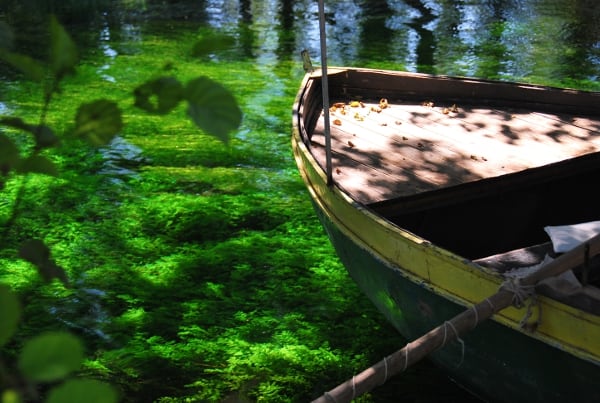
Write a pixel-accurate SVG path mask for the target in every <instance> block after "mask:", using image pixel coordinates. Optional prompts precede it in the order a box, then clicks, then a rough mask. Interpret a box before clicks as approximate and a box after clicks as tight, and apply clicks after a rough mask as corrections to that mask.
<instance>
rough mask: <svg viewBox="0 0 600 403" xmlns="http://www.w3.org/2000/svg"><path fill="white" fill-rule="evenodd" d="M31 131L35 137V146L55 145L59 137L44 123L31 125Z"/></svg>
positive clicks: (46, 146)
mask: <svg viewBox="0 0 600 403" xmlns="http://www.w3.org/2000/svg"><path fill="white" fill-rule="evenodd" d="M32 128H33V131H32V134H33V136H34V137H35V145H36V148H38V149H42V148H48V147H53V146H55V145H57V144H58V143H59V142H60V139H59V138H58V136H57V135H56V134H54V131H53V130H52V129H51V128H50V127H48V126H46V125H37V126H32Z"/></svg>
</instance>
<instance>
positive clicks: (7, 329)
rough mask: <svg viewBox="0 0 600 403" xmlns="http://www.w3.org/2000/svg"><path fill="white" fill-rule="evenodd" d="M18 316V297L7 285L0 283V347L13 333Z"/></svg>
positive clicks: (19, 312)
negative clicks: (0, 324)
mask: <svg viewBox="0 0 600 403" xmlns="http://www.w3.org/2000/svg"><path fill="white" fill-rule="evenodd" d="M20 317H21V305H20V304H19V299H18V298H17V296H16V295H15V293H13V292H12V291H11V290H10V288H9V287H8V286H6V285H4V284H0V323H2V326H0V347H1V346H3V345H4V344H6V342H7V341H8V340H10V338H11V337H12V335H13V334H14V333H15V331H16V330H17V325H18V323H19V319H20Z"/></svg>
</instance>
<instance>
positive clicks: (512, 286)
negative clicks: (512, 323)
mask: <svg viewBox="0 0 600 403" xmlns="http://www.w3.org/2000/svg"><path fill="white" fill-rule="evenodd" d="M500 289H501V290H502V289H503V290H506V291H509V292H511V293H512V294H513V298H512V304H513V306H515V307H516V308H519V309H520V308H523V307H524V304H525V301H527V300H529V303H528V304H527V310H526V311H525V314H524V315H523V318H522V319H521V320H520V321H519V326H520V327H521V328H525V327H526V326H527V323H528V321H529V319H530V318H531V315H532V314H533V307H534V306H537V307H538V318H537V320H536V321H535V322H534V323H533V324H532V325H533V326H537V325H539V323H540V321H541V316H542V308H541V306H540V305H539V304H538V300H537V297H536V294H535V285H523V284H521V281H520V278H519V277H508V278H507V279H506V280H504V282H503V283H502V285H501V286H500Z"/></svg>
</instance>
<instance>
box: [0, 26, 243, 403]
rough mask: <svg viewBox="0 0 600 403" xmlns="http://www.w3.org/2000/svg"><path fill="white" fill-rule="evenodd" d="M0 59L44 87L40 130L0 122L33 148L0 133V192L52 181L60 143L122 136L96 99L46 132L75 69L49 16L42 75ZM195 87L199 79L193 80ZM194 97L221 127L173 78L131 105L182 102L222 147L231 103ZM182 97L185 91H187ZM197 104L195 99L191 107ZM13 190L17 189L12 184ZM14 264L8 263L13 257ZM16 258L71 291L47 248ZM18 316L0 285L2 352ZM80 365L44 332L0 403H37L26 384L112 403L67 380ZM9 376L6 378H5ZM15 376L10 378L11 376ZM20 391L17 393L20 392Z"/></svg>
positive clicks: (53, 394)
mask: <svg viewBox="0 0 600 403" xmlns="http://www.w3.org/2000/svg"><path fill="white" fill-rule="evenodd" d="M11 38H12V34H11V33H10V31H9V30H7V27H6V25H4V24H2V25H1V26H0V39H1V40H0V46H3V45H4V46H6V45H9V44H10V42H11ZM0 59H2V60H4V61H5V62H7V63H9V64H10V65H12V66H13V67H15V68H16V69H18V70H19V71H21V72H22V73H23V74H24V75H25V77H27V78H29V79H31V80H34V81H36V82H40V83H42V84H44V102H43V107H42V111H41V118H40V122H41V123H40V124H37V125H35V124H30V123H27V122H26V121H24V120H23V119H21V118H18V117H8V116H6V117H2V116H0V125H4V126H5V127H7V128H11V129H14V130H16V131H19V132H21V133H25V134H27V135H28V136H30V137H31V142H32V143H33V147H22V145H23V144H27V141H25V142H21V141H19V142H17V141H15V139H16V138H15V136H9V135H6V134H4V133H0V189H5V186H6V184H7V182H10V181H13V179H14V177H15V176H18V175H21V176H25V178H29V176H30V174H44V175H49V176H59V170H58V168H57V167H56V165H55V164H54V162H52V160H51V159H49V158H47V157H46V156H45V155H42V154H41V153H42V152H43V151H44V150H46V149H51V148H54V147H58V146H59V145H60V144H61V140H62V139H72V138H75V139H83V140H86V141H87V142H88V143H90V144H91V145H93V146H97V147H99V146H104V145H106V144H108V143H110V142H111V141H112V140H113V139H114V138H115V136H116V135H117V134H119V133H120V132H121V130H122V129H123V120H122V112H121V108H120V107H119V105H118V104H117V103H116V102H114V101H111V100H107V99H99V100H95V101H91V102H87V103H82V104H81V105H80V106H79V107H78V109H77V113H76V116H75V119H74V128H73V129H72V130H70V131H68V132H67V133H65V134H64V135H62V136H60V135H58V134H57V133H55V132H54V130H52V129H51V128H50V127H49V126H48V125H46V123H45V120H46V116H47V112H48V108H49V105H50V103H51V101H52V98H53V96H54V94H56V93H58V92H60V83H61V81H62V80H63V79H64V78H65V77H66V76H68V75H73V74H74V73H75V70H76V66H77V63H78V61H79V56H78V52H77V47H76V46H75V44H74V42H73V40H72V39H71V37H70V35H69V34H68V33H67V32H66V30H65V29H64V27H63V26H62V25H61V24H60V23H59V22H58V20H57V19H56V17H54V16H51V17H50V59H49V62H48V68H47V69H46V68H45V67H44V66H43V64H42V63H39V62H38V61H36V60H34V59H32V58H31V57H29V56H26V55H22V54H19V53H14V52H12V51H9V50H8V49H7V48H6V47H2V48H0ZM199 80H203V78H200V79H199ZM202 82H203V83H204V86H203V88H202V90H205V91H207V92H208V93H209V94H213V95H218V96H219V97H220V98H221V99H220V100H219V101H218V102H216V103H215V104H216V105H217V106H218V107H221V108H224V110H225V112H221V113H218V117H219V118H227V119H230V121H229V122H226V123H212V122H210V123H209V122H207V121H206V119H205V118H203V117H201V116H200V114H201V113H207V112H211V108H210V107H209V106H206V107H205V108H201V107H198V106H197V104H201V103H202V102H206V103H210V98H208V99H207V98H206V97H204V98H201V97H198V96H196V97H195V98H193V97H192V98H190V97H187V93H186V91H184V87H183V86H182V85H181V84H180V83H179V81H177V79H175V78H166V79H157V80H153V81H150V82H148V83H146V84H143V85H141V86H140V87H139V88H138V89H137V90H136V91H135V96H136V105H137V106H138V107H140V108H141V109H144V110H147V111H148V112H151V113H159V114H165V113H167V112H169V111H171V110H172V109H174V108H175V107H176V106H177V104H178V103H179V101H181V100H182V99H186V100H188V102H189V103H190V105H195V107H192V106H190V109H194V111H193V112H190V116H191V117H192V119H193V120H194V121H196V122H200V123H199V124H198V125H199V126H200V127H201V128H203V129H204V130H205V131H206V132H207V133H209V134H213V135H215V136H217V137H219V138H221V139H223V140H227V135H228V133H229V132H230V131H232V130H235V129H236V128H237V126H239V124H240V121H241V111H240V109H239V107H238V106H237V103H236V101H235V98H234V97H233V96H232V95H231V94H230V93H229V92H228V91H227V90H226V89H225V88H224V87H222V86H221V85H219V84H218V83H216V82H213V81H211V80H208V79H206V80H203V81H202ZM188 92H189V91H188ZM154 95H156V96H157V97H158V105H157V106H156V107H152V105H151V101H150V97H152V96H154ZM197 98H201V99H200V100H198V99H197ZM17 183H19V182H17ZM25 184H26V181H25V180H22V181H20V188H19V189H18V190H17V192H16V198H15V201H14V205H13V208H12V214H11V216H10V217H9V218H8V220H7V221H6V222H5V223H4V224H3V225H2V229H3V233H1V234H0V236H4V237H6V236H7V234H8V233H9V231H10V230H11V227H12V226H13V223H14V221H15V220H16V218H17V217H18V215H19V214H23V212H22V211H20V207H21V203H22V202H23V195H24V192H25ZM15 257H16V256H15ZM18 257H20V258H21V259H24V260H25V261H27V262H29V263H30V264H32V265H33V266H34V267H35V268H37V271H38V273H39V274H40V275H41V277H42V278H43V280H44V281H45V282H46V283H51V282H52V281H53V280H55V279H58V280H59V281H60V282H61V283H62V284H63V285H64V286H65V287H71V286H72V285H71V284H70V281H69V278H68V275H67V273H66V271H65V270H64V269H63V268H62V267H61V266H60V265H59V264H57V263H56V262H55V261H54V260H53V259H52V258H51V252H50V248H49V247H48V246H47V245H46V244H45V243H44V242H43V241H42V240H40V239H37V238H31V239H27V240H25V241H24V242H23V243H21V245H20V247H19V250H18ZM20 317H21V307H20V304H19V301H18V298H17V297H16V295H15V294H14V293H13V291H12V290H11V289H10V288H9V287H7V286H5V285H2V284H0V322H2V327H1V329H0V346H3V345H5V344H6V343H7V342H9V341H10V339H11V338H12V337H13V336H14V335H15V332H16V330H17V327H18V323H19V320H20ZM83 362H84V347H83V344H82V341H81V340H80V338H79V337H77V336H75V335H73V334H71V333H67V332H64V331H54V332H46V333H42V334H38V335H35V336H34V337H32V338H30V339H29V340H26V342H25V344H24V345H23V348H22V349H21V351H20V353H19V354H18V357H17V368H18V370H19V375H18V376H19V377H22V378H23V380H22V381H17V380H16V379H13V378H12V377H11V380H5V379H2V382H3V383H4V382H7V383H6V384H3V385H0V386H2V387H3V388H5V390H4V392H3V394H2V396H1V401H2V402H3V403H12V402H19V401H20V400H21V398H23V399H26V400H30V399H33V400H37V392H36V389H35V388H32V387H30V386H29V385H36V384H55V386H52V387H50V389H49V391H48V394H47V402H49V403H58V402H60V403H69V402H81V401H84V400H85V401H89V402H102V403H111V402H116V401H117V399H118V396H117V393H116V390H115V389H114V388H113V387H112V386H111V385H109V384H107V383H105V382H102V381H99V380H94V379H84V378H79V377H75V376H76V375H77V373H78V372H80V370H81V367H82V364H83ZM3 366H4V362H3V361H0V374H3V373H7V368H4V367H3ZM11 372H12V371H11ZM15 376H16V374H15ZM22 384H23V385H26V386H25V387H21V386H20V385H22Z"/></svg>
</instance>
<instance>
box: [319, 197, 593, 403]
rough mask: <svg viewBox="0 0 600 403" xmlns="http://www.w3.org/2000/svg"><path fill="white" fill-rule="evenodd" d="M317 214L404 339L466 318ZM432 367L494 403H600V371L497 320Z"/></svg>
mask: <svg viewBox="0 0 600 403" xmlns="http://www.w3.org/2000/svg"><path fill="white" fill-rule="evenodd" d="M315 209H316V211H317V214H318V216H319V219H320V220H321V222H322V224H323V226H324V228H325V229H326V231H327V233H328V235H329V238H330V240H331V242H332V244H333V245H334V247H335V249H336V251H337V253H338V256H339V257H340V259H341V261H342V262H343V263H344V265H345V266H346V268H347V270H348V272H349V273H350V276H351V277H352V278H353V279H354V281H355V282H356V283H357V284H358V286H359V287H360V288H361V290H362V291H363V292H364V293H365V294H366V295H367V296H368V297H369V298H370V299H371V301H372V302H373V303H374V304H375V305H376V306H377V308H378V309H379V310H380V311H381V312H382V313H383V315H385V317H386V318H387V319H388V320H389V321H390V322H391V323H392V324H393V325H394V326H395V327H396V328H397V330H398V331H399V332H400V333H401V334H402V335H403V336H404V337H405V338H407V339H408V340H414V339H416V338H418V337H420V336H421V335H423V334H425V333H427V332H428V331H429V330H431V329H433V328H434V327H436V326H438V325H440V324H442V323H444V322H445V321H446V320H448V319H450V318H452V317H453V316H455V315H457V314H459V313H460V312H462V311H464V310H465V308H464V307H463V306H460V305H458V304H456V303H453V302H451V301H449V300H447V299H446V298H443V297H442V296H440V295H438V294H436V293H435V292H433V291H432V290H431V289H430V288H427V287H426V286H424V285H422V284H418V283H415V282H413V281H411V280H410V279H409V278H408V277H407V276H406V275H405V274H403V272H402V269H401V268H397V267H392V266H391V265H389V264H387V263H386V262H384V261H381V260H380V259H378V258H376V257H375V256H374V255H373V254H372V253H370V252H369V251H368V250H366V249H364V248H363V247H361V245H358V244H356V243H355V242H353V240H352V239H350V238H349V237H347V236H345V235H344V234H343V233H342V232H341V231H339V229H338V228H337V227H336V226H335V225H334V224H333V223H332V222H331V221H330V220H329V219H328V218H327V216H326V215H325V214H324V212H323V211H322V210H320V208H319V207H318V205H317V204H315ZM599 342H600V341H599ZM431 360H432V361H433V362H435V363H436V364H437V365H438V366H439V367H441V368H442V369H443V370H445V371H446V372H447V373H448V374H449V376H450V377H452V378H453V379H455V380H456V381H457V382H458V383H459V384H461V385H463V386H464V387H465V388H467V389H468V390H470V391H471V392H472V393H474V394H475V395H477V396H480V397H481V398H483V399H485V400H487V401H501V402H567V401H568V402H598V401H600V378H599V377H598V376H599V374H600V368H599V367H598V366H597V365H595V364H593V363H590V362H588V361H585V360H582V359H579V358H577V357H575V356H573V355H571V354H568V353H567V352H565V351H563V350H561V349H559V348H555V347H552V346H550V345H548V344H546V343H543V342H541V341H539V340H537V339H535V338H532V337H530V336H528V335H527V334H525V333H522V332H519V331H515V330H514V329H511V328H509V327H506V326H504V325H502V324H499V323H497V322H494V321H492V320H488V321H485V322H483V323H481V324H479V326H478V327H477V328H476V329H473V330H472V331H471V332H469V333H468V334H467V335H466V336H464V337H463V338H462V343H461V342H459V341H456V342H453V343H450V344H448V345H447V346H446V347H444V348H442V349H441V350H438V351H436V352H435V353H433V354H432V355H431Z"/></svg>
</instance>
